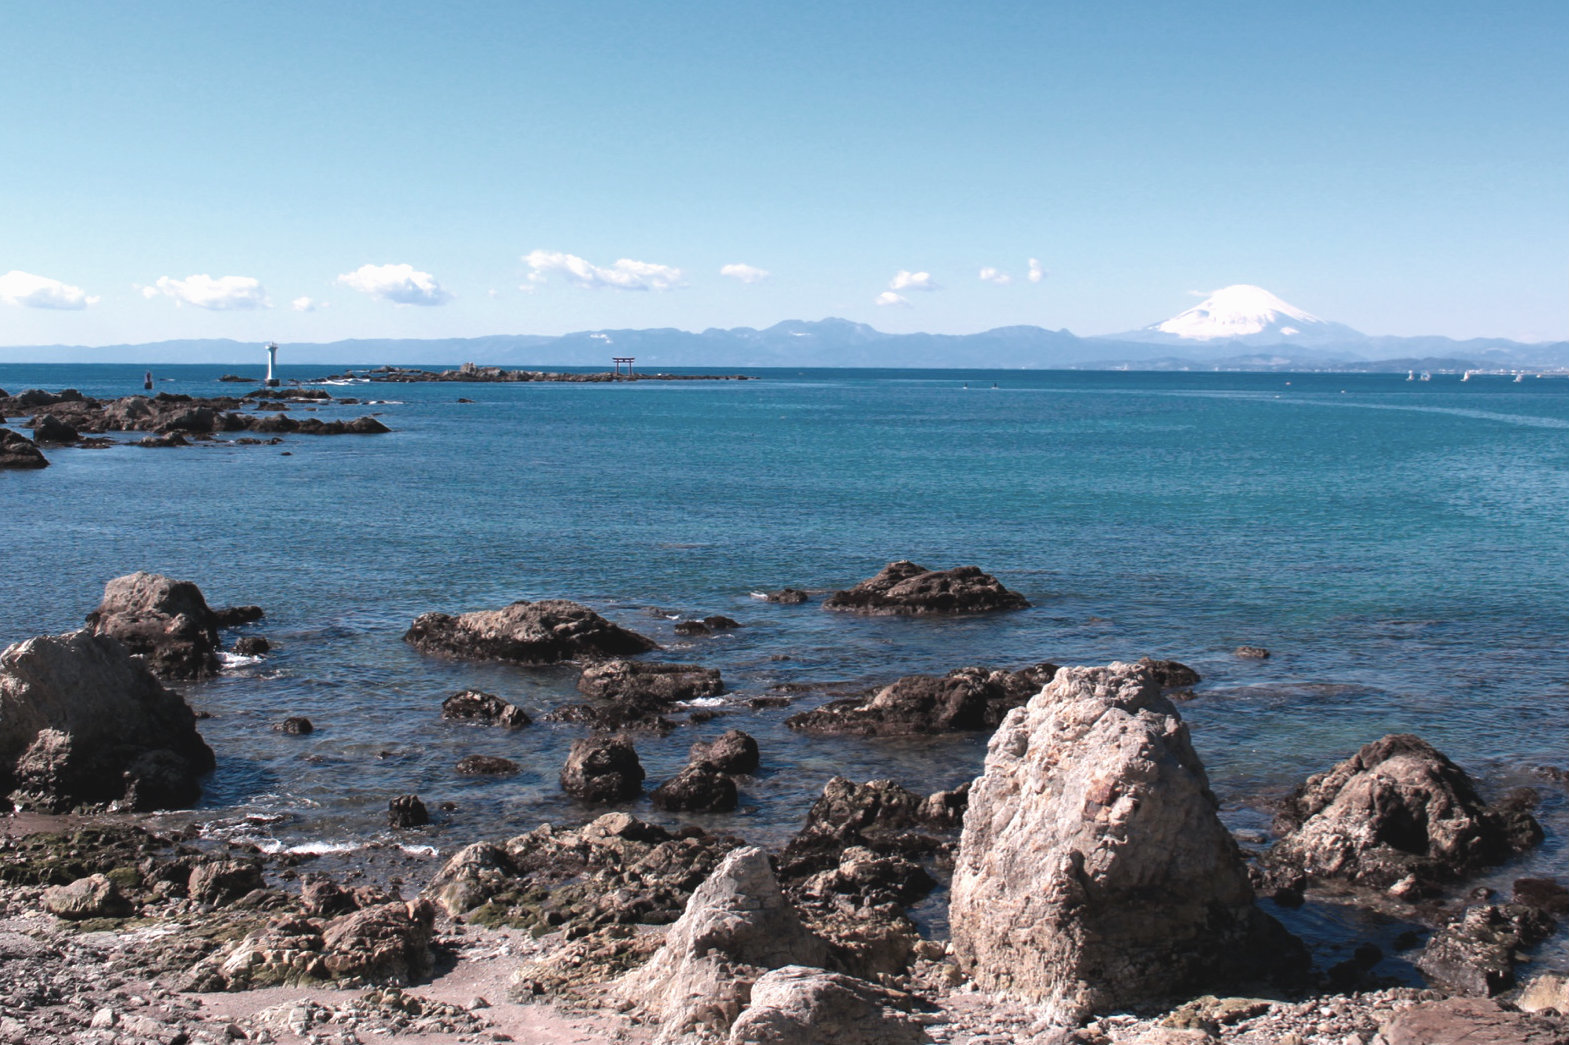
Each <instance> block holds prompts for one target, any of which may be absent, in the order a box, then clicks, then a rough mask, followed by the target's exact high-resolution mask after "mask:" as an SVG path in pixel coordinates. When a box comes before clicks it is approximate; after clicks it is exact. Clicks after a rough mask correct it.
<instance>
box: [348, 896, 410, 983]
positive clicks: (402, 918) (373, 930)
mask: <svg viewBox="0 0 1569 1045" xmlns="http://www.w3.org/2000/svg"><path fill="white" fill-rule="evenodd" d="M435 922H436V908H435V906H434V905H433V904H431V902H430V901H429V900H416V901H414V902H413V903H402V902H394V903H388V904H381V905H379V906H376V907H368V908H365V909H363V910H359V911H355V912H354V913H352V914H346V915H343V916H341V917H339V918H337V919H335V920H334V921H332V922H331V923H330V924H329V925H328V926H327V927H326V929H324V930H323V931H322V951H323V964H324V965H325V966H326V968H327V971H328V972H329V973H330V974H331V976H332V977H333V979H335V980H338V981H340V982H344V983H345V984H357V983H363V984H369V983H375V984H383V985H394V986H407V985H408V984H410V983H412V982H414V981H415V980H417V979H419V978H420V977H422V976H424V975H425V974H427V973H428V972H430V969H431V966H432V965H433V964H434V955H432V954H431V950H430V940H431V936H432V934H433V931H434V928H435Z"/></svg>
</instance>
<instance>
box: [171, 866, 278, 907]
mask: <svg viewBox="0 0 1569 1045" xmlns="http://www.w3.org/2000/svg"><path fill="white" fill-rule="evenodd" d="M266 886H267V883H266V882H265V881H264V880H263V879H262V872H261V867H260V866H259V865H258V864H257V863H255V862H254V861H251V860H209V861H206V862H203V863H199V864H197V865H196V866H195V867H193V868H191V877H190V879H189V884H188V885H187V890H188V895H189V896H190V898H191V899H192V900H193V901H195V902H196V903H204V904H211V905H212V906H214V907H225V906H227V905H229V904H232V903H233V902H234V901H236V900H238V899H240V898H241V897H242V896H246V895H248V894H249V893H251V892H252V891H253V890H256V889H264V888H266Z"/></svg>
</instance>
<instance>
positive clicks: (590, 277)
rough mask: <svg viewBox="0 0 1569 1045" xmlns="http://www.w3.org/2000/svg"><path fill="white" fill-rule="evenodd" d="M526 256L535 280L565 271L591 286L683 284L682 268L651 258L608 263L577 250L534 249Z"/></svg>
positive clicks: (650, 287)
mask: <svg viewBox="0 0 1569 1045" xmlns="http://www.w3.org/2000/svg"><path fill="white" fill-rule="evenodd" d="M523 260H524V261H525V262H526V263H527V264H528V267H529V268H531V269H533V272H531V273H530V274H529V277H528V278H529V280H530V282H533V283H542V282H544V280H545V277H546V275H547V274H549V273H551V272H563V273H565V274H566V276H567V279H569V280H571V281H572V282H573V283H574V284H576V285H577V286H580V287H587V288H590V289H598V288H601V287H608V288H609V289H611V290H674V289H675V288H676V287H679V286H681V285H682V283H681V270H680V269H678V268H672V267H670V266H669V265H656V264H654V263H653V262H651V261H633V260H632V259H631V258H622V259H621V260H619V261H617V262H616V263H615V264H614V265H611V266H609V267H604V266H600V265H595V264H592V263H591V262H588V261H584V260H583V259H582V258H580V257H578V256H577V255H576V254H563V253H561V252H560V251H555V250H535V251H530V252H529V253H527V254H525V255H523Z"/></svg>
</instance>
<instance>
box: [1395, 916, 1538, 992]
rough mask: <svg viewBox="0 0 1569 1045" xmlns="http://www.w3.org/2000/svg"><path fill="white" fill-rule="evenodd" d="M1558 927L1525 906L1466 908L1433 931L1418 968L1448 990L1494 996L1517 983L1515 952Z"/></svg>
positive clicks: (1528, 947) (1531, 944)
mask: <svg viewBox="0 0 1569 1045" xmlns="http://www.w3.org/2000/svg"><path fill="white" fill-rule="evenodd" d="M1554 928H1555V926H1554V923H1553V919H1552V917H1551V916H1549V915H1548V914H1546V913H1545V912H1543V911H1540V910H1537V909H1535V908H1532V907H1525V906H1523V905H1521V904H1502V905H1499V904H1483V905H1479V906H1476V907H1468V908H1466V909H1465V910H1464V911H1463V912H1461V914H1460V916H1459V917H1458V918H1455V919H1454V920H1453V921H1451V922H1449V923H1448V924H1446V925H1444V926H1442V927H1440V928H1439V930H1438V931H1437V932H1435V933H1434V934H1433V936H1432V938H1431V939H1430V940H1428V942H1427V946H1425V947H1423V948H1422V953H1421V954H1420V955H1419V956H1418V957H1417V960H1416V966H1417V968H1419V969H1421V970H1422V975H1423V976H1425V977H1427V982H1428V983H1429V984H1431V985H1432V986H1434V987H1437V988H1439V989H1441V990H1444V991H1446V992H1448V993H1450V994H1467V995H1472V996H1475V997H1482V998H1488V997H1492V996H1493V995H1495V994H1500V993H1502V992H1503V991H1506V990H1508V989H1509V988H1510V987H1513V986H1514V983H1515V973H1514V970H1515V963H1516V955H1518V954H1520V953H1521V952H1522V951H1525V950H1528V949H1530V948H1532V947H1535V946H1536V945H1537V944H1539V943H1541V942H1542V941H1543V940H1545V939H1547V937H1548V935H1549V934H1551V933H1552V931H1553V929H1554Z"/></svg>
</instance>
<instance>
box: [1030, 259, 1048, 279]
mask: <svg viewBox="0 0 1569 1045" xmlns="http://www.w3.org/2000/svg"><path fill="white" fill-rule="evenodd" d="M1045 278H1046V270H1045V269H1043V268H1041V259H1040V258H1031V259H1030V282H1031V283H1039V282H1040V281H1041V280H1043V279H1045Z"/></svg>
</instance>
